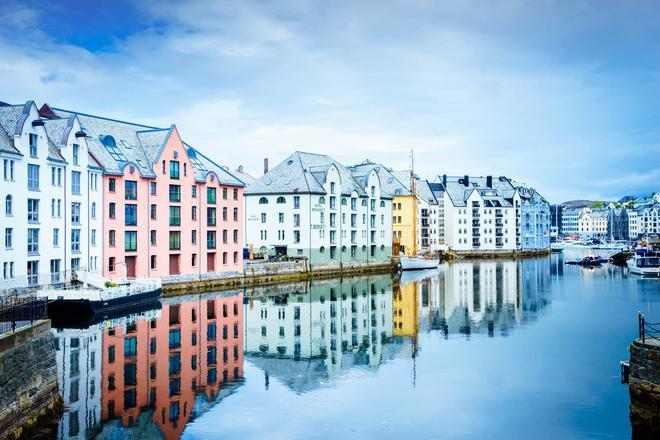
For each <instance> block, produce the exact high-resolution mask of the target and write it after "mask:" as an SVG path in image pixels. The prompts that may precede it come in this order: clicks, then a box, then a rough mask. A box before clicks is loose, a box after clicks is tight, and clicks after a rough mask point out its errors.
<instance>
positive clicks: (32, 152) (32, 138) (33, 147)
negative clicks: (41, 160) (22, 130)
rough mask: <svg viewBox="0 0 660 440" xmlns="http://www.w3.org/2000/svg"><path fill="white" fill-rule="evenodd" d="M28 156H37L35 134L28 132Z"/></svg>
mask: <svg viewBox="0 0 660 440" xmlns="http://www.w3.org/2000/svg"><path fill="white" fill-rule="evenodd" d="M30 157H35V158H36V157H37V135H36V134H34V133H30Z"/></svg>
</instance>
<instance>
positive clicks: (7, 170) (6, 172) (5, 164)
mask: <svg viewBox="0 0 660 440" xmlns="http://www.w3.org/2000/svg"><path fill="white" fill-rule="evenodd" d="M2 176H3V178H4V179H5V180H14V161H13V160H10V159H3V160H2ZM53 186H55V183H54V182H53Z"/></svg>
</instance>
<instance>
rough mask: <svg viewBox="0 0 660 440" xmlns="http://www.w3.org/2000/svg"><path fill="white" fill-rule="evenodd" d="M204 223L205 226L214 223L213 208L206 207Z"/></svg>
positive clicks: (213, 224)
mask: <svg viewBox="0 0 660 440" xmlns="http://www.w3.org/2000/svg"><path fill="white" fill-rule="evenodd" d="M206 225H207V226H215V225H216V218H215V208H206Z"/></svg>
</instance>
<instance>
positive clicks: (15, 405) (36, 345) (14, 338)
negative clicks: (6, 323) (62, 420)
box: [0, 320, 62, 439]
mask: <svg viewBox="0 0 660 440" xmlns="http://www.w3.org/2000/svg"><path fill="white" fill-rule="evenodd" d="M0 390H1V391H0V438H2V439H20V438H32V437H34V434H35V432H37V431H39V430H40V429H41V428H42V427H44V426H46V425H48V424H50V423H52V422H53V421H56V420H57V419H58V418H59V415H60V414H61V412H62V398H61V396H60V394H59V392H58V387H57V364H56V361H55V342H54V338H53V335H52V333H51V331H50V321H48V320H41V321H36V322H35V323H34V324H32V325H29V326H25V327H21V328H20V329H18V330H16V331H15V332H13V333H7V334H4V335H2V336H0Z"/></svg>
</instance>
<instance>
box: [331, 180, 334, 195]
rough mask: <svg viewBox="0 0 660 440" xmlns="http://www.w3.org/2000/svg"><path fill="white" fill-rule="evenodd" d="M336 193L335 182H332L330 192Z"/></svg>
mask: <svg viewBox="0 0 660 440" xmlns="http://www.w3.org/2000/svg"><path fill="white" fill-rule="evenodd" d="M334 193H335V182H330V194H334Z"/></svg>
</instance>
